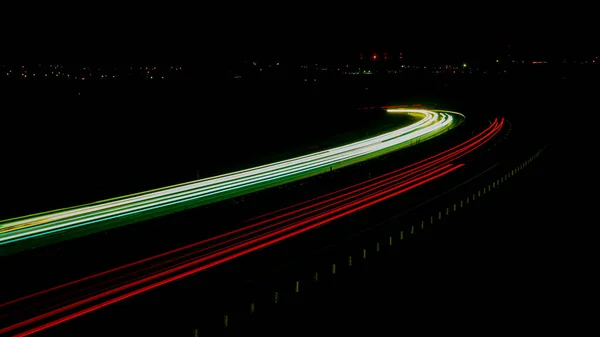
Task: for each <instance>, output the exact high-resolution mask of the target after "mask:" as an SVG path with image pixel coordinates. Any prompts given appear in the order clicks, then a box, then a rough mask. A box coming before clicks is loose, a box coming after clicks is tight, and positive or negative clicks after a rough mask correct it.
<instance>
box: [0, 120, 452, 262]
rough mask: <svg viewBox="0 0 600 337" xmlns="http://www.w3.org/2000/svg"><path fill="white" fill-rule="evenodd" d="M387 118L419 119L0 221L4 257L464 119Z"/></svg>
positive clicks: (321, 168) (380, 150)
mask: <svg viewBox="0 0 600 337" xmlns="http://www.w3.org/2000/svg"><path fill="white" fill-rule="evenodd" d="M388 112H390V113H404V114H410V115H412V116H419V117H420V119H419V120H418V121H417V122H415V123H413V124H411V125H409V126H406V127H403V128H400V129H398V130H395V131H392V132H388V133H385V134H382V135H379V136H376V137H372V138H369V139H366V140H362V141H358V142H355V143H351V144H348V145H344V146H340V147H336V148H333V149H330V150H325V151H320V152H316V153H312V154H309V155H305V156H301V157H296V158H292V159H288V160H284V161H279V162H275V163H271V164H267V165H263V166H258V167H254V168H250V169H246V170H242V171H237V172H232V173H228V174H224V175H220V176H215V177H210V178H206V179H201V180H196V181H192V182H189V183H184V184H179V185H175V186H169V187H164V188H160V189H156V190H151V191H147V192H142V193H137V194H133V195H129V196H124V197H119V198H114V199H109V200H104V201H99V202H95V203H92V204H87V205H82V206H78V207H73V208H68V209H62V210H56V211H50V212H45V213H39V214H34V215H30V216H25V217H20V218H15V219H9V220H4V221H0V255H7V254H9V253H12V252H14V251H19V250H23V249H27V248H33V247H35V246H37V245H43V244H48V243H52V242H57V241H62V240H65V239H68V238H72V237H75V236H81V235H86V234H91V233H94V232H98V231H101V230H107V229H110V228H114V227H118V226H122V225H126V224H130V223H133V222H139V221H142V220H146V219H150V218H154V217H158V216H162V215H166V214H170V213H174V212H177V211H181V210H184V209H188V208H193V207H198V206H202V205H207V204H211V203H215V202H218V201H222V200H225V199H229V198H233V197H237V196H241V195H244V194H248V193H251V192H255V191H259V190H262V189H266V188H269V187H273V186H277V185H283V184H286V183H290V182H292V181H295V180H299V179H303V178H307V177H310V176H314V175H317V174H320V173H324V172H327V171H330V170H333V169H338V168H341V167H344V166H348V165H352V164H354V163H357V162H361V161H364V160H368V159H370V158H373V157H376V156H381V155H383V154H386V153H389V152H391V151H395V150H398V149H400V148H403V147H407V146H410V145H413V144H414V143H416V142H419V141H423V140H426V139H430V138H432V137H435V136H437V135H439V134H441V133H443V132H445V131H447V130H449V129H450V128H452V127H454V126H455V125H457V124H458V123H460V122H461V121H462V118H464V116H462V115H461V114H458V113H452V112H448V111H437V110H436V111H430V110H421V109H388ZM457 117H458V118H457ZM55 234H61V235H55Z"/></svg>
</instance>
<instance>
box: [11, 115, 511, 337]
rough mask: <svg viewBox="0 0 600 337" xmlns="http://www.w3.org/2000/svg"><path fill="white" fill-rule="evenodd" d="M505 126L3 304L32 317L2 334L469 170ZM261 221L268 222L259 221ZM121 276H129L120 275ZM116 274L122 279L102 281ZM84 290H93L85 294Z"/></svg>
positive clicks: (43, 325)
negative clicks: (468, 161)
mask: <svg viewBox="0 0 600 337" xmlns="http://www.w3.org/2000/svg"><path fill="white" fill-rule="evenodd" d="M503 124H504V119H502V120H500V121H498V120H497V119H496V120H494V122H493V123H492V124H491V125H490V126H489V127H488V128H487V129H485V130H483V131H482V132H480V133H479V134H477V135H476V136H474V137H472V138H470V139H469V140H467V141H465V142H463V143H461V144H459V145H456V146H454V147H452V148H450V149H447V150H445V151H443V152H440V153H438V154H436V155H434V156H431V157H429V158H426V159H423V160H421V161H418V162H416V163H413V164H411V165H407V166H405V167H402V168H400V169H398V170H394V171H392V172H389V173H386V174H384V175H381V176H378V177H375V178H372V179H369V180H366V181H363V182H361V183H358V184H355V185H352V186H349V187H346V188H343V189H340V190H337V191H335V192H333V193H329V194H326V195H322V196H320V197H318V198H315V199H312V200H308V201H305V202H302V203H298V204H296V205H293V206H291V207H286V208H283V209H280V210H277V211H275V212H271V213H268V214H264V215H262V216H260V217H256V218H253V219H250V220H248V221H247V222H253V223H252V224H251V225H248V226H245V227H242V228H239V229H236V230H234V231H230V232H227V233H224V234H221V235H218V236H215V237H212V238H209V239H206V240H202V241H199V242H196V243H193V244H190V245H186V246H184V247H180V248H177V249H174V250H171V251H168V252H164V253H162V254H158V255H155V256H152V257H148V258H145V259H142V260H139V261H136V262H133V263H130V264H126V265H123V266H120V267H117V268H114V269H111V270H107V271H104V272H101V273H97V274H94V275H90V276H88V277H85V278H81V279H78V280H74V281H72V282H68V283H65V284H62V285H59V286H56V287H52V288H49V289H46V290H43V291H40V292H36V293H33V294H30V295H27V296H24V297H21V298H18V299H14V300H11V301H8V302H5V303H3V304H0V309H2V310H8V309H11V308H13V307H15V306H16V305H17V304H23V305H22V306H21V307H16V308H13V310H9V311H8V314H7V316H9V315H15V314H20V313H25V315H26V314H27V313H29V312H31V313H30V314H29V317H28V318H26V319H25V320H22V321H20V322H18V323H15V324H12V325H10V326H7V327H5V328H2V329H0V334H3V333H7V332H11V331H15V330H17V329H18V330H23V329H28V330H25V331H21V332H20V333H18V334H17V336H27V335H30V334H32V333H35V332H38V331H41V330H44V329H47V328H49V327H52V326H55V325H57V324H60V323H62V322H65V321H68V320H71V319H73V318H76V317H79V316H81V315H84V314H86V313H89V312H92V311H95V310H97V309H100V308H102V307H105V306H107V305H110V304H112V303H115V302H119V301H121V300H124V299H126V298H129V297H132V296H134V295H136V294H139V293H142V292H145V291H148V290H151V289H154V288H156V287H159V286H161V285H164V284H166V283H170V282H173V281H175V280H178V279H181V278H184V277H186V276H189V275H192V274H195V273H198V272H200V271H203V270H206V269H208V268H210V267H213V266H215V265H218V264H221V263H224V262H226V261H229V260H232V259H234V258H236V257H239V256H242V255H245V254H248V253H250V252H253V251H256V250H259V249H261V248H264V247H267V246H269V245H272V244H274V243H277V242H280V241H282V240H285V239H287V238H290V237H292V236H294V235H298V234H300V233H303V232H306V231H308V230H310V229H312V228H315V227H319V226H322V225H324V224H326V223H329V222H331V221H333V220H335V219H338V218H341V217H343V216H346V215H349V214H351V213H354V212H356V211H359V210H362V209H365V208H367V207H369V206H371V205H374V204H376V203H379V202H382V201H384V200H387V199H390V198H392V197H395V196H397V195H399V194H401V193H404V192H406V191H409V190H411V189H414V188H416V187H418V186H421V185H423V184H425V183H427V182H429V181H432V180H434V179H437V178H439V177H441V176H444V175H446V174H449V173H450V172H453V171H455V170H457V169H459V168H461V167H463V166H464V164H453V163H452V161H455V160H457V159H459V158H462V157H464V156H465V155H467V154H468V153H471V152H473V151H475V150H476V149H477V148H479V147H481V146H482V145H484V144H485V143H486V142H487V141H489V140H490V139H491V138H492V137H494V136H495V135H496V134H497V133H498V132H499V131H500V129H501V128H502V126H503ZM259 219H263V220H261V221H258V222H255V221H257V220H259ZM164 258H168V259H166V260H164ZM150 262H152V264H149V263H150ZM144 265H145V267H143V266H144ZM142 267H143V268H142ZM119 271H122V272H125V273H124V274H121V273H119V274H117V272H119ZM110 274H116V275H114V276H112V278H109V279H105V280H99V279H100V278H101V277H102V276H108V275H110ZM92 281H95V282H92ZM84 283H91V284H89V285H87V286H85V287H83V284H84ZM60 290H62V291H61V292H59V291H60ZM98 301H100V302H99V303H98ZM48 302H49V305H47V306H44V305H45V304H46V303H48ZM39 307H42V308H41V310H40V309H39ZM32 308H36V309H35V310H31V309H32ZM72 310H77V311H75V312H72ZM39 312H43V313H42V314H39ZM67 312H70V313H67ZM61 314H62V315H64V316H61ZM55 316H56V317H55ZM36 324H40V325H37V326H36Z"/></svg>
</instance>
